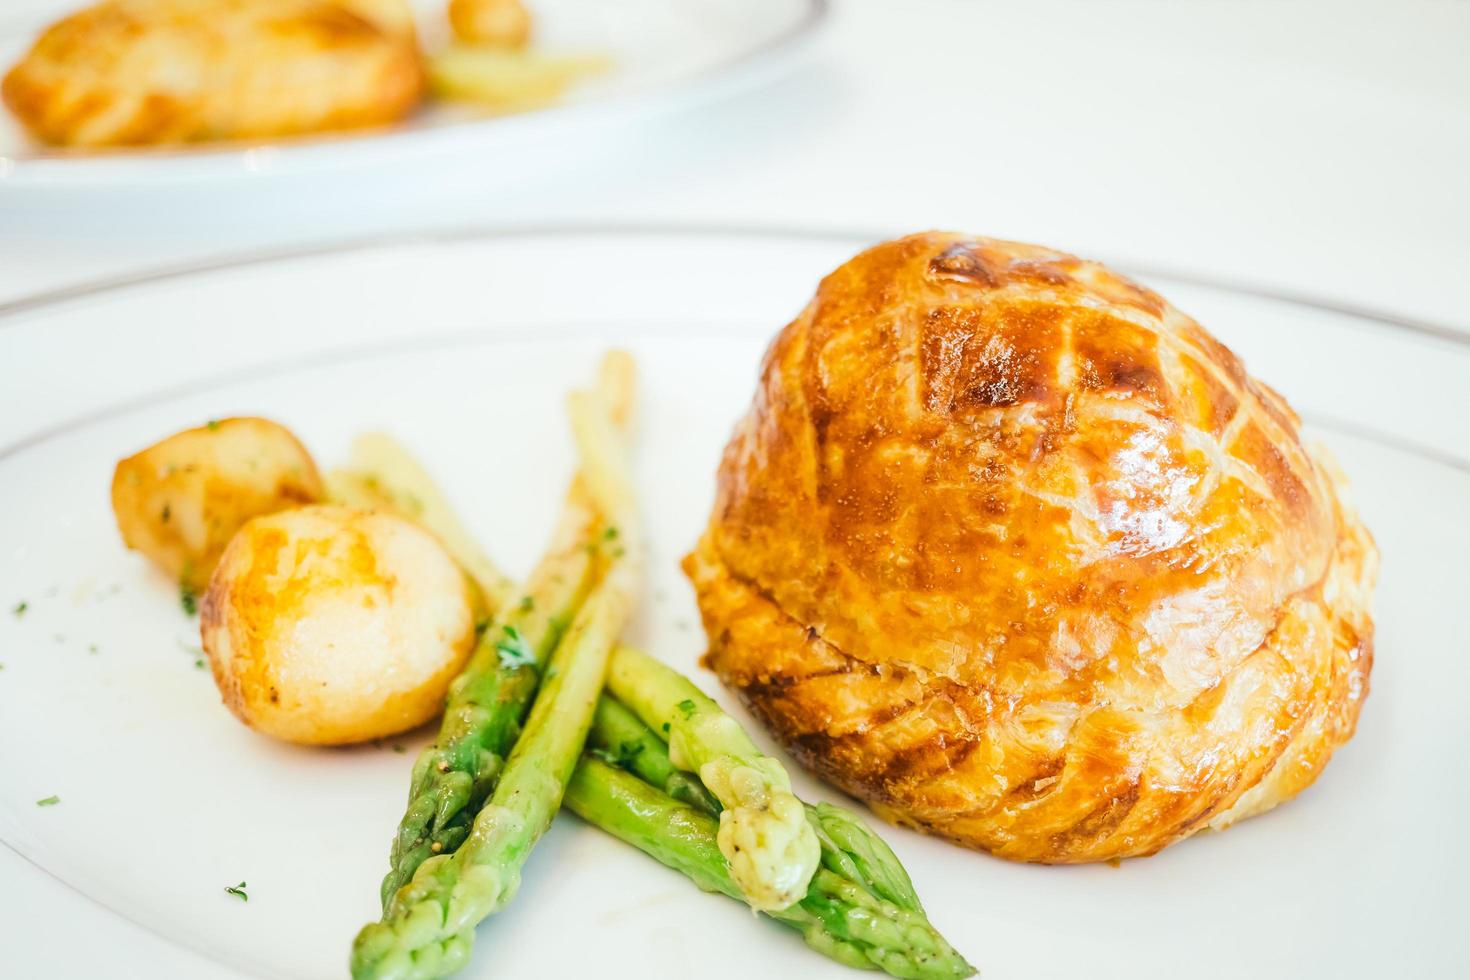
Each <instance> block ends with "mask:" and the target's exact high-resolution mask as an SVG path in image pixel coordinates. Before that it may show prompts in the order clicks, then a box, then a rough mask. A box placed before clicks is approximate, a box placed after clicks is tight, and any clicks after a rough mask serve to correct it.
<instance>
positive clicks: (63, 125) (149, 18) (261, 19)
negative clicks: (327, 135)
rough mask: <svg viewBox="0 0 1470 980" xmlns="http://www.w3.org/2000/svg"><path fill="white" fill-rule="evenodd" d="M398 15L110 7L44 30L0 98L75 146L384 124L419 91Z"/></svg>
mask: <svg viewBox="0 0 1470 980" xmlns="http://www.w3.org/2000/svg"><path fill="white" fill-rule="evenodd" d="M406 9H407V8H406V7H404V6H403V0H107V2H104V3H100V4H97V5H95V6H92V7H88V8H86V9H84V10H80V11H78V12H77V13H75V14H72V15H71V16H69V17H67V18H65V19H63V20H61V21H58V22H57V23H56V24H53V25H52V26H51V27H50V28H48V29H47V30H46V31H45V33H43V34H42V35H41V37H40V38H39V39H38V40H37V41H36V43H35V45H34V46H33V47H32V48H31V50H30V51H29V52H28V53H27V54H26V55H25V57H24V58H22V59H21V60H20V61H19V62H18V63H17V64H16V65H15V66H14V67H13V68H12V69H11V70H10V72H9V73H8V74H7V75H6V76H5V81H4V85H3V94H4V98H5V102H6V104H7V105H9V107H10V109H11V111H12V112H14V113H15V115H16V117H17V118H18V119H19V120H20V121H21V122H22V123H23V124H24V125H25V126H26V127H27V128H28V129H29V130H30V131H31V132H32V133H34V134H35V135H36V136H37V137H39V138H41V139H43V140H46V141H47V142H50V143H57V144H62V145H70V146H121V145H135V146H136V145H145V144H163V143H189V142H199V141H205V140H227V139H259V138H268V137H275V136H289V135H295V134H301V133H315V132H324V131H328V130H340V129H353V128H358V127H363V126H374V125H381V124H385V123H389V122H393V121H396V120H398V119H401V118H403V117H404V116H406V115H407V114H408V113H410V112H412V111H413V109H414V107H415V106H416V105H417V104H418V102H419V100H420V98H421V97H422V95H423V90H424V77H423V70H422V68H421V66H420V64H419V55H418V46H417V41H416V39H415V36H414V32H413V28H412V21H411V18H409V15H408V14H407V13H406ZM395 12H399V13H401V14H402V17H401V18H400V17H396V16H393V15H394V14H395Z"/></svg>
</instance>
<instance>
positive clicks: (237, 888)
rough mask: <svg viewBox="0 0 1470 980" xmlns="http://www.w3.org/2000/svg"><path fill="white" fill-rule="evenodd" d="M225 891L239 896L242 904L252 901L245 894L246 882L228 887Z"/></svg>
mask: <svg viewBox="0 0 1470 980" xmlns="http://www.w3.org/2000/svg"><path fill="white" fill-rule="evenodd" d="M225 891H226V892H228V893H229V894H231V895H235V896H237V897H238V898H239V899H240V901H242V902H248V901H250V896H249V895H247V894H245V882H243V881H242V882H240V883H239V884H238V885H233V886H232V885H226V886H225Z"/></svg>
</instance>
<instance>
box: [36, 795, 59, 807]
mask: <svg viewBox="0 0 1470 980" xmlns="http://www.w3.org/2000/svg"><path fill="white" fill-rule="evenodd" d="M60 802H61V797H59V796H48V797H46V798H45V799H44V800H37V801H36V806H55V805H56V804H58V803H60Z"/></svg>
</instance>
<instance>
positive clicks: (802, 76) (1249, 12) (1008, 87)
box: [0, 0, 1470, 977]
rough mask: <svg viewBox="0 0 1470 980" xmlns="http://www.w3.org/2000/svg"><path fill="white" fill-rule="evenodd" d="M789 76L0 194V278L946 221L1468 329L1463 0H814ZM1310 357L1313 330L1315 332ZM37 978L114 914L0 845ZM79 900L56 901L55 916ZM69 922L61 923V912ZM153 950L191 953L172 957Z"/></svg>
mask: <svg viewBox="0 0 1470 980" xmlns="http://www.w3.org/2000/svg"><path fill="white" fill-rule="evenodd" d="M835 8H836V9H835V11H834V16H833V18H832V22H831V24H830V27H829V29H828V30H827V31H826V32H825V34H824V35H823V36H821V37H820V38H819V39H818V40H817V42H816V43H815V44H814V45H813V46H812V48H811V49H810V50H809V51H808V55H807V57H806V58H805V60H804V62H803V64H802V65H801V67H800V68H798V69H797V70H796V71H795V72H793V73H792V74H790V75H788V76H786V77H784V78H783V79H781V80H779V81H777V82H775V83H772V84H770V85H768V86H766V87H764V88H762V89H759V90H756V91H751V92H747V93H745V94H742V95H739V96H736V97H733V98H730V99H727V100H726V101H723V102H720V103H717V104H712V105H709V106H707V107H705V108H704V109H702V110H699V111H697V112H696V113H693V114H685V115H680V116H673V117H665V118H661V119H655V120H651V121H649V122H646V123H641V124H638V125H637V126H635V127H631V128H626V129H623V130H618V131H614V132H600V133H595V134H590V136H589V137H587V138H584V139H582V140H580V141H571V140H557V141H555V142H548V143H544V144H541V145H538V146H536V147H534V148H529V149H528V150H527V152H526V153H525V154H524V155H523V156H522V157H520V158H518V159H516V160H513V161H505V160H496V161H486V160H479V159H465V160H458V161H449V162H445V163H444V165H442V166H436V167H434V168H432V169H428V168H424V169H420V170H417V171H413V172H387V173H384V172H370V171H357V172H353V173H351V174H344V175H341V176H337V177H333V178H325V179H319V180H318V179H313V180H311V181H306V180H299V181H291V182H287V183H280V184H275V183H261V184H259V185H257V186H244V187H242V186H240V185H238V184H237V185H230V187H229V188H224V187H219V188H203V189H199V188H194V189H187V190H174V191H160V190H155V191H150V192H146V193H129V194H115V195H102V194H95V193H92V194H85V195H83V194H60V193H41V192H30V193H27V194H20V193H15V192H0V302H4V301H7V300H13V299H17V298H20V297H24V296H27V295H30V294H34V293H37V292H43V291H47V290H52V289H56V288H59V287H63V286H66V285H69V284H74V283H78V282H84V281H88V280H92V279H96V278H99V277H106V276H114V275H119V274H125V273H128V272H133V271H137V270H140V269H146V268H149V267H154V266H166V265H172V264H178V263H181V262H196V261H200V260H203V259H208V258H212V257H217V256H221V255H227V254H232V253H239V252H248V251H251V250H257V249H262V248H269V249H275V248H281V247H290V246H296V245H304V244H310V243H317V242H324V241H330V240H335V239H343V238H350V237H354V236H359V235H378V234H387V233H397V232H406V231H411V230H414V229H419V228H424V227H430V226H433V227H444V226H453V225H481V226H484V225H495V226H526V225H548V224H576V223H598V224H641V223H657V224H697V225H698V224H703V225H709V224H715V225H732V226H733V225H740V226H745V225H755V226H785V227H794V228H843V229H862V230H867V229H871V230H873V231H875V232H880V233H887V232H893V233H897V232H902V231H907V230H914V229H918V228H924V227H931V226H943V227H952V228H960V229H964V230H969V231H975V232H981V233H986V234H993V235H999V236H1004V237H1011V238H1019V239H1025V240H1033V241H1039V242H1044V243H1047V244H1051V245H1055V246H1059V247H1064V248H1067V249H1070V250H1073V251H1076V252H1080V253H1082V254H1085V255H1089V256H1094V257H1101V258H1106V259H1109V260H1112V261H1116V262H1119V263H1123V264H1131V265H1135V266H1144V267H1154V268H1168V269H1175V270H1188V271H1192V272H1198V273H1202V274H1207V275H1211V276H1213V277H1216V278H1224V279H1230V280H1237V281H1241V282H1248V283H1252V284H1256V285H1264V286H1271V287H1276V288H1281V289H1286V290H1290V291H1293V292H1298V293H1303V294H1308V295H1314V296H1320V297H1327V298H1331V299H1334V300H1337V301H1340V302H1344V303H1348V304H1357V305H1363V306H1368V307H1372V308H1377V309H1381V310H1387V311H1392V312H1395V313H1398V314H1401V315H1404V316H1408V317H1416V318H1422V319H1425V320H1429V321H1433V322H1437V323H1440V324H1443V325H1447V326H1452V327H1458V328H1460V329H1464V330H1467V331H1470V274H1467V272H1466V270H1467V269H1470V54H1467V52H1470V3H1467V2H1462V0H1396V2H1391V0H1359V2H1347V0H1336V2H1267V0H1177V2H1166V0H1072V2H1062V0H1047V2H1041V3H1028V4H1020V3H1011V2H994V3H993V2H962V0H947V2H944V0H905V2H902V3H899V2H896V0H835ZM1325 356H1328V357H1330V352H1325ZM22 879H24V880H25V882H26V887H25V890H24V901H23V902H22V901H21V900H20V896H19V894H18V891H17V890H16V889H15V888H13V887H7V888H5V889H3V890H0V921H3V923H4V926H3V928H0V934H3V935H4V936H6V937H8V938H7V940H6V941H7V942H21V941H23V942H24V943H25V944H26V945H27V946H31V944H36V946H37V947H38V948H48V949H51V950H54V951H55V962H56V964H57V975H58V976H73V975H108V976H117V977H123V976H133V975H139V976H141V975H145V974H146V973H147V972H149V971H147V970H145V969H144V968H143V967H142V966H139V967H138V970H139V971H140V972H136V973H129V972H128V970H129V969H131V968H130V967H127V966H126V965H120V964H116V963H112V962H110V961H109V959H108V949H109V947H110V946H111V943H109V942H108V936H109V935H110V934H111V932H110V931H115V930H125V929H127V928H129V927H128V926H127V925H126V924H125V923H123V922H121V921H120V920H118V919H116V918H113V917H111V916H110V915H109V914H107V913H105V912H102V911H101V910H100V909H95V908H91V907H90V906H83V907H82V910H81V911H80V912H79V911H78V907H77V906H76V905H74V904H73V903H72V902H70V901H68V896H67V893H66V888H65V886H63V885H61V884H59V883H57V882H55V881H54V880H52V879H50V878H48V877H46V876H45V875H43V874H41V873H39V872H38V871H36V869H34V868H32V867H30V866H29V865H28V864H26V863H25V862H24V861H22V860H21V859H20V858H18V857H17V856H15V855H14V854H13V853H12V852H10V851H8V850H4V849H0V881H5V882H16V881H19V880H22ZM79 915H80V916H83V917H84V918H85V919H86V921H79V920H78V916H79ZM78 935H87V936H88V937H89V938H88V940H87V942H86V943H85V944H78V943H77V942H76V937H77V936H78ZM159 955H160V956H163V957H169V958H172V957H178V958H179V962H178V963H177V964H166V963H155V964H153V965H152V966H153V968H154V969H162V968H163V967H164V966H171V965H176V966H177V967H178V968H179V969H180V970H181V971H188V970H192V971H193V975H195V976H199V977H208V976H214V975H217V974H216V972H215V968H214V967H212V966H211V965H209V964H206V963H204V962H203V961H196V960H193V958H192V954H188V953H185V952H183V951H180V950H176V949H174V948H172V947H163V946H161V947H160V954H159Z"/></svg>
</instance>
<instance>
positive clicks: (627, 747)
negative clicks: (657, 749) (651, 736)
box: [617, 742, 643, 769]
mask: <svg viewBox="0 0 1470 980" xmlns="http://www.w3.org/2000/svg"><path fill="white" fill-rule="evenodd" d="M642 751H643V743H642V742H619V743H618V755H617V763H618V765H620V766H622V767H623V768H624V769H627V768H628V767H630V766H632V765H633V760H634V759H636V758H638V753H640V752H642Z"/></svg>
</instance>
